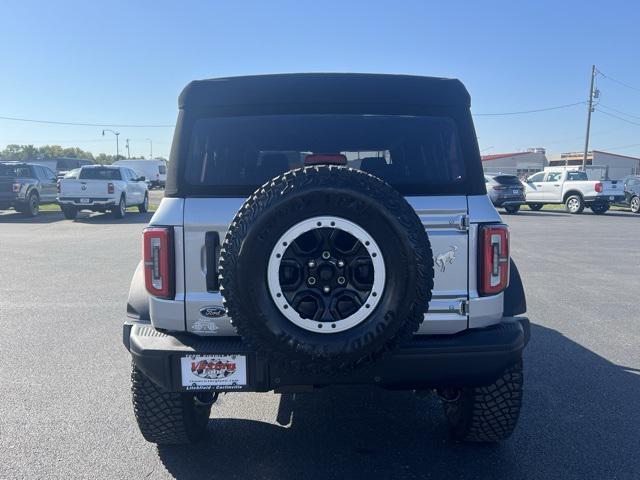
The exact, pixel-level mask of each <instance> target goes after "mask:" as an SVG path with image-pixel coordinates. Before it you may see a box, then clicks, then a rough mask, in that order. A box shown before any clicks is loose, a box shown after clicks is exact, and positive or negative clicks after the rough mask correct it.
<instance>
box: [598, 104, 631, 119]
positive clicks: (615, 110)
mask: <svg viewBox="0 0 640 480" xmlns="http://www.w3.org/2000/svg"><path fill="white" fill-rule="evenodd" d="M598 106H600V107H604V108H606V109H607V110H613V111H614V112H618V113H621V114H622V115H626V116H627V117H631V118H637V119H638V120H640V116H638V115H632V114H631V113H627V112H623V111H622V110H618V109H617V108H613V107H610V106H608V105H605V104H603V103H599V104H598Z"/></svg>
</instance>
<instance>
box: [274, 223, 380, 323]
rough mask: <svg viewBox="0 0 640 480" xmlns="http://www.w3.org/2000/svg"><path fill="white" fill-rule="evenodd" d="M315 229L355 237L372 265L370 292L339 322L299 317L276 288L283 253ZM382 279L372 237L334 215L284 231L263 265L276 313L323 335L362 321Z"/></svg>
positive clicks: (375, 300)
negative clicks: (340, 231)
mask: <svg viewBox="0 0 640 480" xmlns="http://www.w3.org/2000/svg"><path fill="white" fill-rule="evenodd" d="M319 228H335V229H338V230H343V231H345V232H347V233H350V234H351V235H353V236H354V237H355V238H357V239H358V240H359V241H360V242H361V243H362V245H364V247H365V248H366V250H367V252H368V253H369V256H370V258H371V262H372V264H373V286H372V287H371V293H370V294H369V296H368V297H367V298H366V299H365V301H364V302H363V305H362V306H361V307H360V308H359V309H358V310H357V311H356V312H355V313H353V314H351V315H349V316H348V317H346V318H343V319H341V320H336V321H335V322H318V321H316V320H311V319H308V318H302V317H301V316H300V314H299V313H298V312H296V311H295V309H294V308H293V306H292V305H291V304H289V302H288V301H287V299H286V298H285V296H284V294H283V293H282V290H281V288H280V264H281V262H282V257H283V255H284V252H285V251H286V249H287V248H288V246H289V245H291V243H292V242H293V241H295V240H296V239H297V238H298V237H299V236H300V235H302V234H304V233H306V232H308V231H310V230H314V229H319ZM373 254H375V255H373ZM385 280H386V270H385V265H384V257H383V255H382V252H381V251H380V248H379V247H378V244H377V243H376V241H375V240H374V239H373V237H372V236H371V235H370V234H369V233H368V232H367V231H366V230H365V229H364V228H362V227H361V226H359V225H357V224H356V223H354V222H352V221H350V220H346V219H344V218H340V217H334V216H317V217H312V218H308V219H306V220H303V221H301V222H299V223H297V224H295V225H294V226H292V227H291V228H289V230H287V231H286V232H285V233H284V234H283V235H282V236H281V237H280V238H279V239H278V241H277V242H276V243H275V246H274V248H273V250H272V252H271V255H270V256H269V263H268V265H267V284H268V287H269V293H270V294H271V299H272V300H273V302H274V303H275V305H276V307H277V308H278V310H279V311H280V313H282V315H284V317H285V318H286V319H287V320H289V321H290V322H291V323H293V324H294V325H296V326H298V327H300V328H302V329H304V330H307V331H310V332H315V333H322V334H325V335H326V334H334V333H339V332H344V331H345V330H349V329H350V328H353V327H355V326H356V325H359V324H360V323H362V322H364V321H365V320H366V319H367V318H368V317H369V316H370V315H371V313H372V312H373V311H374V310H375V308H376V306H377V305H378V303H379V302H380V300H381V298H382V296H383V295H382V293H383V291H384V286H385ZM373 292H375V293H376V295H372V293H373ZM328 324H330V325H331V328H322V327H320V326H319V325H323V326H328ZM334 325H335V327H334Z"/></svg>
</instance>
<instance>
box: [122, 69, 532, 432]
mask: <svg viewBox="0 0 640 480" xmlns="http://www.w3.org/2000/svg"><path fill="white" fill-rule="evenodd" d="M469 106H470V97H469V94H468V93H467V91H466V89H465V87H464V86H463V85H462V83H460V82H459V81H458V80H450V79H442V78H430V77H415V76H404V75H365V74H288V75H265V76H253V77H236V78H218V79H213V80H205V81H195V82H192V83H190V84H189V85H188V86H187V87H186V88H185V90H184V91H183V92H182V94H181V96H180V100H179V115H178V121H177V126H176V131H175V136H174V140H173V145H172V149H171V159H170V162H169V173H168V177H167V186H166V190H165V198H164V199H163V200H162V202H161V204H160V206H159V208H158V210H157V211H156V213H155V214H154V216H153V218H152V220H151V222H150V224H149V226H148V227H147V228H146V229H145V230H144V232H143V258H142V260H141V262H140V264H139V266H138V269H137V270H136V273H135V275H134V278H133V281H132V284H131V289H130V293H129V299H128V302H127V319H126V322H125V324H124V330H123V334H124V344H125V346H126V348H127V350H128V351H129V352H130V354H131V357H132V360H133V370H132V376H131V379H132V392H133V405H134V412H135V415H136V419H137V422H138V426H139V428H140V431H141V432H142V434H143V436H144V437H145V438H146V439H147V440H148V441H150V442H155V443H158V444H172V443H186V442H192V441H196V440H198V439H201V438H202V437H203V436H204V435H205V434H206V433H207V432H208V429H207V425H208V422H209V417H210V415H211V410H212V405H213V404H214V402H215V401H216V399H217V397H218V394H219V393H220V392H236V393H238V394H242V392H266V391H272V390H273V391H276V392H311V391H313V390H314V389H316V388H321V387H325V386H329V385H376V386H379V387H382V388H387V389H395V390H411V391H420V392H432V391H436V392H437V393H438V395H439V396H440V398H441V399H442V403H443V405H444V413H445V415H446V418H447V419H448V422H449V424H450V426H451V431H452V434H453V435H454V436H455V437H456V438H459V439H462V440H466V441H476V442H496V441H499V440H502V439H504V438H507V437H508V436H509V435H510V434H511V433H512V431H513V429H514V427H515V426H516V422H517V419H518V416H519V413H520V408H521V404H522V392H523V375H522V352H523V350H524V348H525V346H526V344H527V341H528V339H529V322H528V320H527V318H526V317H523V316H521V315H522V314H523V313H524V312H525V310H526V302H525V296H524V291H523V288H522V282H521V281H520V276H519V274H518V270H517V268H516V266H515V264H514V262H513V261H512V260H511V259H510V253H509V229H508V227H507V226H506V225H505V224H503V223H502V222H501V219H500V215H499V214H498V212H497V211H496V209H495V208H494V206H493V205H492V204H491V201H490V199H489V197H488V196H487V191H486V188H485V181H484V175H483V171H482V164H481V160H480V153H479V150H478V144H477V140H476V136H475V132H474V127H473V123H472V119H471V114H470V110H469ZM227 398H228V400H227V402H229V401H233V400H232V399H233V397H232V396H230V397H227ZM318 415H322V412H318Z"/></svg>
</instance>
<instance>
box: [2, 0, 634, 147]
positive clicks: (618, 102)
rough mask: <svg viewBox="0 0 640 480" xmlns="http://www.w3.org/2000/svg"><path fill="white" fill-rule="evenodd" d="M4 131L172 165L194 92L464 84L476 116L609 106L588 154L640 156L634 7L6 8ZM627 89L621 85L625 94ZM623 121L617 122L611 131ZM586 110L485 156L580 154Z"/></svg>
mask: <svg viewBox="0 0 640 480" xmlns="http://www.w3.org/2000/svg"><path fill="white" fill-rule="evenodd" d="M0 25H1V27H0V117H18V118H26V119H36V120H51V121H61V122H79V123H94V124H118V125H123V126H121V127H117V128H114V130H117V131H119V132H120V136H119V138H120V153H121V154H122V153H123V152H125V153H126V151H125V150H124V143H125V139H127V138H129V139H130V148H131V151H130V153H131V156H136V155H145V156H148V155H149V154H150V142H149V141H148V140H147V139H151V140H152V142H153V153H154V155H156V156H157V155H161V156H165V157H167V156H168V154H169V149H170V146H171V138H172V135H173V131H172V128H170V127H158V128H149V127H146V128H134V127H130V126H129V127H127V126H124V125H172V124H173V123H174V122H175V119H176V115H177V97H178V95H179V93H180V91H181V90H182V88H183V87H184V86H185V85H186V84H187V83H188V82H189V81H191V80H194V79H202V78H212V77H219V76H228V75H246V74H259V73H279V72H371V73H405V74H416V75H430V76H442V77H455V78H459V79H460V80H462V81H463V83H464V84H465V85H466V87H467V89H468V90H469V92H470V93H471V99H472V112H473V113H474V114H486V113H505V112H514V111H527V110H536V109H544V108H549V107H555V106H560V105H567V104H572V103H577V102H584V101H586V100H587V99H588V92H589V79H590V72H591V65H592V64H595V65H596V66H597V68H598V70H599V71H601V72H602V73H603V74H604V75H606V77H604V76H602V75H598V77H597V87H598V89H599V90H600V98H599V99H598V100H599V103H600V104H599V105H598V107H597V109H596V111H595V112H594V114H593V119H592V138H591V146H592V147H593V148H595V149H599V150H610V151H614V152H616V153H620V154H624V155H637V156H640V49H639V48H638V47H639V46H640V36H639V35H638V26H639V25H640V2H633V1H628V0H625V1H617V0H610V1H608V2H595V1H587V0H580V1H547V0H538V1H535V2H514V1H482V2H478V1H468V2H465V1H449V2H443V1H437V2H436V1H427V0H422V1H420V0H405V1H403V0H396V1H379V2H376V1H373V0H369V1H357V0H353V1H344V0H343V1H333V0H323V1H306V0H297V1H279V0H272V1H268V2H265V1H241V0H235V1H220V0H198V1H195V0H194V1H191V0H182V1H162V0H155V1H150V0H136V1H110V2H87V1H74V2H71V1H63V0H61V1H56V2H51V1H29V0H21V1H13V0H3V2H2V4H1V6H0ZM619 82H622V83H624V84H626V86H625V85H623V84H622V83H619ZM612 115H615V117H620V118H615V117H614V116H612ZM586 116H587V107H586V105H585V104H579V105H575V106H572V107H568V108H561V109H556V110H549V111H545V112H538V113H531V114H521V115H497V116H482V115H478V116H475V123H476V130H477V133H478V137H479V144H480V149H481V150H482V151H483V153H485V154H492V153H504V152H512V151H521V150H524V149H526V148H529V147H544V148H546V149H547V151H548V152H550V153H551V154H553V153H559V152H564V151H575V150H582V149H583V147H584V135H585V129H586ZM12 143H18V144H33V145H36V146H39V145H45V144H57V145H62V146H65V147H67V146H78V147H80V148H82V149H85V150H89V151H91V152H93V153H94V154H98V153H109V154H114V153H115V147H116V146H115V138H114V136H113V135H112V134H110V133H108V132H107V134H106V136H104V137H103V136H102V127H99V126H93V127H92V126H67V125H52V124H38V123H32V122H19V121H11V120H3V119H0V149H2V148H4V147H5V146H6V145H7V144H12Z"/></svg>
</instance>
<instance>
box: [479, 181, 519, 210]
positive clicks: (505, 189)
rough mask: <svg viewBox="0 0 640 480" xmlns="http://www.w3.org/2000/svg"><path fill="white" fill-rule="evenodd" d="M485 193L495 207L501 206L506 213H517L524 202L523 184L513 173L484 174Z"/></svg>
mask: <svg viewBox="0 0 640 480" xmlns="http://www.w3.org/2000/svg"><path fill="white" fill-rule="evenodd" d="M484 181H485V183H486V184H487V193H488V194H489V198H490V199H491V203H493V205H494V206H496V207H503V208H504V209H505V211H506V212H507V213H518V210H520V206H521V205H523V204H524V202H525V197H524V186H523V185H522V182H521V181H520V179H519V178H518V177H516V176H515V175H503V174H498V175H485V176H484Z"/></svg>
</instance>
